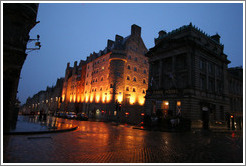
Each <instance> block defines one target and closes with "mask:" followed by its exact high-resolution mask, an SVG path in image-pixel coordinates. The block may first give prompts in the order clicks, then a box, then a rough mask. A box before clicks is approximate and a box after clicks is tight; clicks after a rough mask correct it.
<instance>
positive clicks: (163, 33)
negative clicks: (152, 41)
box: [159, 30, 167, 37]
mask: <svg viewBox="0 0 246 166" xmlns="http://www.w3.org/2000/svg"><path fill="white" fill-rule="evenodd" d="M166 34H167V32H166V31H163V30H161V31H160V32H159V37H162V36H164V35H166Z"/></svg>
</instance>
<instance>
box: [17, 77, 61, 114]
mask: <svg viewBox="0 0 246 166" xmlns="http://www.w3.org/2000/svg"><path fill="white" fill-rule="evenodd" d="M63 82H64V78H59V79H57V81H56V85H55V86H52V87H47V88H46V90H43V91H40V92H38V93H37V94H35V95H33V97H29V98H28V99H27V100H26V103H25V104H24V105H23V106H22V107H21V110H20V113H21V114H24V115H25V114H30V113H35V114H38V113H39V112H40V111H42V113H45V114H51V115H54V114H55V113H56V112H57V111H59V110H60V108H61V94H62V87H63Z"/></svg>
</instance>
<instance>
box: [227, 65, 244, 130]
mask: <svg viewBox="0 0 246 166" xmlns="http://www.w3.org/2000/svg"><path fill="white" fill-rule="evenodd" d="M227 71H228V91H229V100H230V112H229V113H230V115H232V116H234V117H235V120H234V121H235V122H236V125H235V126H236V127H237V128H239V129H241V128H242V125H243V123H242V122H243V68H242V67H231V68H229V69H228V70H227Z"/></svg>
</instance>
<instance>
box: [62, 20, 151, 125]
mask: <svg viewBox="0 0 246 166" xmlns="http://www.w3.org/2000/svg"><path fill="white" fill-rule="evenodd" d="M146 53H147V48H146V46H145V44H144V42H143V40H142V38H141V27H139V26H137V25H135V24H134V25H132V26H131V34H130V35H129V36H127V37H125V38H123V37H122V36H120V35H116V36H115V41H112V40H108V42H107V47H106V48H105V49H104V50H101V51H99V52H98V53H95V52H94V53H93V54H91V55H90V56H89V57H87V59H86V60H85V61H82V60H81V61H80V63H79V65H77V62H74V66H73V67H70V63H68V64H67V68H66V74H65V80H64V84H63V89H62V107H61V109H62V110H64V111H75V112H84V113H86V114H87V115H88V116H89V117H91V118H96V119H104V120H118V121H120V122H127V123H134V124H136V123H139V122H140V121H141V118H142V117H143V116H141V114H142V115H143V111H144V110H143V106H144V103H145V95H146V90H147V88H148V73H149V65H148V58H147V57H146V56H145V54H146Z"/></svg>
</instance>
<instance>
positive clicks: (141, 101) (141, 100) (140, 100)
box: [138, 97, 145, 105]
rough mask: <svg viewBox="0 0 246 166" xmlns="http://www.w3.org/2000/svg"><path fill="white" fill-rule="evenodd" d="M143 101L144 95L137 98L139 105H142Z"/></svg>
mask: <svg viewBox="0 0 246 166" xmlns="http://www.w3.org/2000/svg"><path fill="white" fill-rule="evenodd" d="M144 102H145V98H144V97H141V98H139V99H138V103H139V104H140V105H144Z"/></svg>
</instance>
